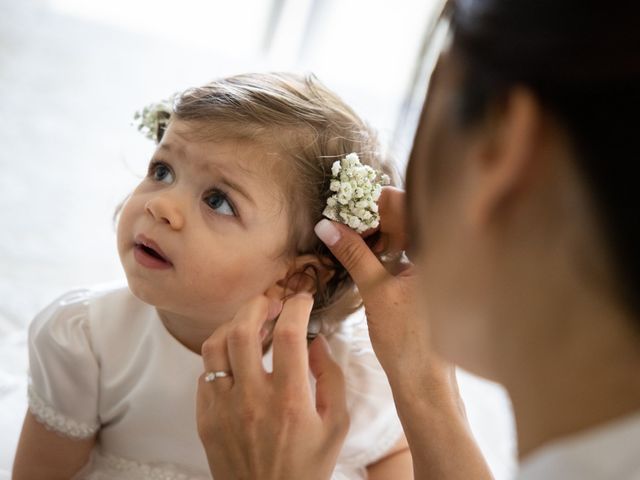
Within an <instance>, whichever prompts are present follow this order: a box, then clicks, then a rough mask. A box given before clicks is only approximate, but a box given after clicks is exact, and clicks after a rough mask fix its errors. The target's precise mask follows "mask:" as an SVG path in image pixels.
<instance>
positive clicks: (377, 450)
mask: <svg viewBox="0 0 640 480" xmlns="http://www.w3.org/2000/svg"><path fill="white" fill-rule="evenodd" d="M155 113H156V117H155V119H156V120H158V122H157V123H156V124H155V125H154V126H151V127H150V128H149V130H148V133H149V134H151V135H152V136H154V137H155V139H156V140H157V141H158V142H159V143H158V147H157V149H156V151H155V153H154V155H153V157H152V159H151V162H150V164H149V169H148V174H147V176H146V178H144V179H143V180H142V182H141V183H140V185H139V186H138V187H137V188H136V189H135V191H134V192H133V193H132V194H131V195H130V197H129V198H128V199H127V201H126V203H125V204H124V205H123V207H122V209H121V211H120V213H119V219H118V250H119V254H120V259H121V262H122V265H123V268H124V271H125V273H126V276H127V281H128V288H118V289H104V288H103V289H98V288H94V289H81V290H76V291H72V292H69V293H67V294H66V295H63V296H62V297H61V298H59V299H57V300H56V301H55V302H53V303H52V304H51V305H50V306H49V307H47V308H46V309H45V310H44V311H42V312H41V313H40V314H39V315H38V316H37V317H36V318H35V320H34V321H33V323H32V324H31V327H30V331H29V354H30V386H29V392H28V393H29V410H28V412H27V415H26V418H25V422H24V426H23V430H22V435H21V438H20V443H19V447H18V453H17V455H16V460H15V466H14V478H16V479H29V480H34V479H39V478H42V479H47V480H50V479H57V478H71V477H74V476H75V478H86V479H93V480H96V479H113V478H118V479H143V478H144V479H146V478H163V479H201V478H202V479H208V478H211V477H210V473H209V469H208V465H207V459H206V456H205V453H204V450H203V448H202V446H201V444H200V442H199V439H198V434H197V431H196V423H195V398H196V396H195V395H196V385H197V380H198V377H199V375H200V374H201V373H202V361H201V358H200V356H199V352H200V349H201V346H202V343H203V342H204V340H205V339H206V338H208V337H209V336H210V335H211V333H212V332H213V331H214V330H215V329H216V327H218V326H219V325H221V324H223V323H224V322H227V321H230V320H231V319H232V318H233V316H234V314H235V313H236V312H237V311H238V309H239V308H240V306H241V305H243V303H245V302H246V301H248V300H249V299H251V298H253V297H255V296H256V295H258V294H260V293H265V294H266V295H268V296H273V297H275V296H277V297H279V298H281V299H282V298H286V296H287V295H288V294H290V293H291V291H292V290H295V288H299V285H300V282H299V280H300V279H301V278H303V279H304V278H311V279H312V280H313V282H311V285H310V288H311V289H312V291H313V293H314V296H315V306H314V311H313V312H312V322H311V324H310V325H315V326H316V327H317V328H316V330H317V329H318V328H319V329H321V330H322V331H323V332H325V333H326V334H327V337H328V341H329V343H330V345H331V347H332V351H333V353H334V356H335V357H336V358H337V359H338V361H339V362H340V364H341V366H342V369H343V371H344V374H345V377H346V382H347V392H348V399H347V402H348V407H349V412H350V416H351V428H350V431H349V434H348V436H347V439H346V442H345V444H344V448H343V450H342V452H341V454H340V457H339V459H338V465H337V467H336V470H335V472H334V478H349V479H356V478H367V476H368V478H388V475H389V474H390V472H394V473H393V478H394V479H402V478H405V477H406V478H408V477H409V476H410V471H411V459H410V456H409V453H408V450H407V447H406V443H405V442H406V441H405V439H404V436H403V434H402V429H401V426H400V423H399V421H398V419H397V416H396V413H395V409H394V405H393V399H392V397H391V393H390V389H389V387H388V385H387V381H386V377H385V375H384V373H383V371H382V369H381V368H380V365H379V364H378V362H377V360H376V358H375V356H374V354H373V351H372V349H371V346H370V344H369V342H368V337H367V333H366V330H365V329H364V328H363V326H362V322H359V323H355V322H343V320H345V319H346V317H347V316H348V315H349V314H351V313H353V312H354V311H356V310H357V308H358V306H359V298H358V295H357V291H356V289H355V287H354V285H353V283H352V281H351V279H350V278H349V276H348V275H347V274H346V272H345V270H344V269H343V268H342V267H341V266H340V265H339V264H338V263H337V262H335V261H332V257H331V255H330V253H329V251H328V250H327V249H326V248H325V247H324V246H323V245H322V243H321V242H320V241H319V240H318V239H317V238H316V236H315V235H314V232H313V225H315V223H316V222H317V221H319V220H320V218H321V217H322V215H323V211H325V213H326V212H327V210H325V209H326V208H327V200H328V199H329V198H330V197H331V198H333V202H332V200H329V206H332V207H333V208H334V210H333V211H335V206H336V205H337V203H336V201H335V198H336V192H337V190H338V189H337V188H334V186H335V185H336V183H335V182H336V179H335V178H334V176H335V175H336V173H337V170H339V169H340V167H339V162H338V163H337V164H336V163H335V162H336V161H340V160H341V159H344V158H345V157H347V156H348V154H350V153H351V152H357V155H358V156H359V157H360V159H361V160H362V163H364V164H366V165H369V166H371V167H373V168H375V169H381V170H384V171H387V172H389V171H390V166H389V164H387V163H386V162H385V161H384V159H383V158H382V157H381V154H380V146H379V145H378V143H377V141H376V139H375V137H374V136H373V134H372V133H371V131H370V130H369V129H368V128H367V126H366V125H365V124H364V123H363V121H362V120H361V119H360V118H359V117H358V116H357V115H356V114H355V113H354V112H353V111H352V110H351V109H350V108H349V107H347V106H346V105H345V104H344V103H343V102H342V101H341V100H340V99H339V98H338V97H337V96H336V95H334V94H333V93H332V92H330V91H329V90H327V89H326V88H325V87H324V86H323V85H322V84H320V83H319V82H318V81H317V80H316V79H315V78H314V77H308V78H302V77H298V76H295V75H290V74H260V75H258V74H253V75H240V76H235V77H231V78H226V79H223V80H219V81H215V82H212V83H209V84H207V85H204V86H202V87H199V88H193V89H189V90H187V91H185V92H183V93H182V94H181V95H178V96H177V97H176V98H175V100H174V102H173V106H172V111H171V113H170V114H169V113H167V114H166V115H165V116H164V117H163V116H162V115H161V114H160V115H159V114H158V113H159V112H157V111H156V112H155ZM160 113H161V112H160ZM149 114H150V111H146V112H145V117H147V116H149ZM163 120H166V121H163ZM350 158H351V159H352V160H353V155H352V156H351V157H350ZM355 158H356V159H357V157H355ZM332 167H333V168H332ZM332 170H333V172H332ZM369 171H371V170H369ZM332 181H333V183H332ZM338 182H339V180H338ZM347 187H348V186H347ZM348 188H350V187H348ZM378 192H379V190H378ZM344 194H345V192H340V195H343V196H344ZM349 195H351V193H349ZM374 197H376V196H375V195H374ZM340 201H342V200H340ZM345 203H346V202H345ZM352 206H353V204H352ZM361 206H364V207H366V208H367V209H368V211H369V212H371V211H373V212H375V211H376V206H375V205H373V204H371V202H369V204H366V202H365V203H363V204H362V205H361ZM354 208H355V207H354ZM360 211H361V212H363V216H364V217H365V218H371V215H370V213H367V214H366V215H365V213H366V212H364V210H360ZM344 219H345V220H348V221H351V222H352V226H353V227H354V228H355V226H356V224H359V223H360V220H358V219H355V218H353V216H351V217H349V218H347V217H345V218H344ZM363 222H364V219H363ZM370 225H373V226H375V223H371V224H370ZM360 227H362V225H360ZM292 279H295V280H292ZM292 281H295V282H296V286H295V287H292ZM303 284H304V282H303ZM307 284H309V282H307ZM276 321H277V320H276ZM265 337H266V338H265V344H264V348H265V352H266V354H265V357H264V364H265V368H266V369H269V368H270V364H271V356H270V351H269V345H270V337H269V334H267V335H266V336H265ZM309 468H310V469H313V465H310V466H309Z"/></svg>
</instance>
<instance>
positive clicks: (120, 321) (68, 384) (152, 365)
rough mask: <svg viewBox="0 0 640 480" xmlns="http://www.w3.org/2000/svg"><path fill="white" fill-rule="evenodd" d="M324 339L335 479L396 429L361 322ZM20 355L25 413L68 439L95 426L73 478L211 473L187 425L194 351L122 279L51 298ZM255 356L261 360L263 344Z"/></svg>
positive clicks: (356, 473) (191, 418)
mask: <svg viewBox="0 0 640 480" xmlns="http://www.w3.org/2000/svg"><path fill="white" fill-rule="evenodd" d="M328 341H329V344H330V345H331V348H332V351H333V354H334V356H335V357H336V358H337V360H338V361H339V363H340V364H341V366H342V369H343V371H344V373H345V377H346V382H347V402H348V408H349V412H350V415H351V427H350V431H349V434H348V436H347V439H346V442H345V444H344V448H343V449H342V452H341V453H340V456H339V459H338V465H337V467H336V470H335V472H334V478H335V479H360V478H366V471H365V467H366V465H368V464H371V463H374V462H375V461H376V460H378V459H380V458H381V457H383V456H384V455H385V453H386V452H388V451H389V449H390V448H391V447H392V446H393V445H394V444H395V443H396V442H397V441H398V440H399V438H400V436H401V434H402V428H401V425H400V422H399V420H398V417H397V415H396V411H395V407H394V404H393V398H392V395H391V390H390V388H389V386H388V383H387V379H386V376H385V374H384V372H383V371H382V368H381V367H380V364H379V363H378V361H377V359H376V358H375V355H374V353H373V351H372V349H371V345H370V343H369V340H368V336H367V332H366V325H364V322H362V321H360V322H357V323H353V322H352V323H351V324H345V326H344V328H342V329H341V330H340V331H339V332H336V333H335V334H333V335H331V336H330V337H329V338H328ZM29 362H30V385H29V409H30V411H31V413H32V414H33V415H34V416H35V417H36V418H37V419H38V420H39V421H40V422H42V423H43V424H44V425H45V426H46V427H47V428H49V429H51V430H54V431H56V432H59V433H60V434H62V435H66V436H69V437H71V438H76V439H81V438H87V437H91V436H93V435H94V434H96V433H97V435H98V436H97V447H96V449H95V451H94V453H93V455H92V459H91V462H90V463H89V464H88V465H87V467H86V468H84V469H83V471H82V472H81V473H80V474H79V475H78V478H86V479H91V480H103V479H113V478H118V479H124V480H129V479H130V480H134V479H143V478H144V479H154V478H158V479H184V480H186V479H196V478H197V479H210V478H211V476H210V473H209V469H208V465H207V460H206V457H205V454H204V450H203V447H202V445H201V443H200V441H199V439H198V435H197V431H196V424H195V396H196V385H197V379H198V376H199V375H200V374H201V373H202V371H203V365H202V359H201V357H200V356H199V355H197V354H195V353H193V352H191V351H190V350H188V349H187V348H185V347H184V346H183V345H182V344H180V343H179V342H178V341H177V340H176V339H175V338H174V337H173V336H171V334H170V333H169V332H168V331H167V330H166V329H165V327H164V325H163V323H162V321H161V320H160V318H159V317H158V314H157V312H156V310H155V308H154V307H152V306H150V305H147V304H145V303H143V302H141V301H140V300H138V299H137V298H136V297H135V296H133V295H132V294H131V292H130V291H129V289H128V288H118V289H83V290H76V291H72V292H70V293H67V294H65V295H63V296H62V297H61V298H59V299H58V300H56V301H55V302H53V303H52V304H51V305H50V306H49V307H47V308H46V309H45V310H43V311H42V312H41V313H40V314H39V315H38V316H37V317H36V318H35V319H34V321H33V323H32V324H31V326H30V329H29ZM264 363H265V368H267V369H270V365H271V355H270V353H268V354H267V355H266V356H265V359H264ZM309 468H310V469H313V465H310V466H309Z"/></svg>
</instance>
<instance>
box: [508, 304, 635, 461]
mask: <svg viewBox="0 0 640 480" xmlns="http://www.w3.org/2000/svg"><path fill="white" fill-rule="evenodd" d="M570 310H571V312H570V313H569V312H567V308H566V305H565V306H564V307H561V308H558V310H556V312H557V313H560V312H563V313H562V315H567V314H569V315H570V316H571V317H570V318H571V320H570V321H569V323H570V324H572V325H571V333H570V335H568V336H563V339H564V340H563V341H558V342H556V343H551V344H547V345H543V346H541V347H540V348H539V351H538V352H537V355H535V357H534V356H530V357H529V358H527V359H524V358H521V359H519V361H518V362H517V363H518V365H516V366H513V367H512V369H511V371H512V372H513V375H512V376H511V377H510V378H508V379H506V380H505V381H504V382H503V383H504V384H505V386H506V388H507V390H508V391H509V393H510V395H511V399H512V402H513V407H514V412H515V416H516V424H517V427H518V450H519V456H520V458H523V457H525V456H527V455H528V454H530V453H531V452H532V451H533V450H535V449H537V448H538V447H540V446H542V445H543V444H546V443H548V442H550V441H552V440H555V439H559V438H562V437H565V436H568V435H571V434H574V433H578V432H580V431H583V430H586V429H589V428H591V427H594V426H596V425H598V424H601V423H604V422H607V421H609V420H613V419H616V418H619V417H622V416H625V415H628V414H631V413H633V412H635V411H640V376H639V375H638V372H639V371H640V340H639V335H638V332H637V331H636V330H635V329H634V327H633V323H632V320H630V319H629V318H628V315H626V314H625V313H623V312H621V311H620V310H618V309H616V308H613V307H612V306H611V305H609V306H606V305H604V304H600V305H598V304H597V302H583V303H581V304H578V305H577V306H575V308H571V309H570ZM550 319H552V320H553V316H551V317H550ZM555 320H557V322H558V323H557V324H556V325H562V324H564V325H566V324H567V322H566V320H567V317H566V316H565V317H564V318H562V317H558V316H557V315H556V318H555ZM550 325H553V322H552V323H550ZM532 351H533V350H529V354H530V353H531V352H532Z"/></svg>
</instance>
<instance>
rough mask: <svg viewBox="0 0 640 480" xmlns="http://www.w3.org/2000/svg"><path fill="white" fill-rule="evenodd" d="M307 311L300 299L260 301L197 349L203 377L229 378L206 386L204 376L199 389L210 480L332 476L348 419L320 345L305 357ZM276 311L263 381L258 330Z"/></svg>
mask: <svg viewBox="0 0 640 480" xmlns="http://www.w3.org/2000/svg"><path fill="white" fill-rule="evenodd" d="M312 305H313V299H312V297H311V296H310V295H309V294H305V293H301V294H297V295H294V296H292V297H290V298H289V299H288V300H287V301H286V302H285V303H284V306H282V307H281V304H279V303H278V302H274V301H270V300H269V299H268V298H267V297H266V296H263V295H261V296H259V297H257V298H255V299H254V300H253V301H251V302H249V303H248V304H247V305H246V306H245V307H244V308H243V309H241V310H240V311H239V312H238V314H237V315H236V317H235V318H234V319H233V321H232V322H230V323H228V324H225V325H223V326H222V327H220V328H218V329H217V330H216V331H215V333H214V334H213V335H212V336H211V337H210V338H209V339H208V340H207V341H206V342H205V343H204V345H203V347H202V359H203V361H204V368H205V372H219V371H225V372H229V373H230V375H229V376H224V377H222V378H216V379H215V380H214V381H212V382H209V383H207V382H206V381H205V378H206V374H203V375H202V376H201V377H200V381H199V384H198V402H197V424H198V432H199V435H200V439H201V441H202V443H203V445H204V448H205V451H206V453H207V458H208V460H209V466H210V468H211V472H212V474H213V476H214V478H215V479H216V480H225V479H228V480H231V479H234V480H235V479H260V480H285V479H286V480H288V479H292V478H304V479H311V480H314V479H317V480H326V479H329V478H330V477H331V474H332V472H333V469H334V467H335V463H336V459H337V457H338V453H339V452H340V449H341V447H342V444H343V442H344V438H345V436H346V434H347V431H348V429H349V417H348V413H347V406H346V393H345V382H344V377H343V374H342V371H341V370H340V367H339V366H338V364H337V363H336V362H335V361H334V359H333V357H332V356H331V353H330V351H329V346H328V344H327V342H326V340H325V339H324V337H322V336H319V337H318V338H316V339H315V340H314V341H313V342H312V344H311V346H310V348H309V349H308V350H307V324H308V322H309V314H310V312H311V307H312ZM280 307H281V308H282V312H281V313H280V316H279V319H278V322H277V324H276V326H275V330H274V334H273V373H271V374H268V373H267V372H265V370H264V369H263V367H262V361H261V359H262V341H261V338H260V330H261V328H262V325H263V324H264V323H265V321H267V320H268V319H269V318H273V317H275V316H277V315H278V312H279V311H280ZM309 370H311V372H312V374H313V375H314V376H315V378H316V396H315V399H314V398H312V396H311V389H310V386H309Z"/></svg>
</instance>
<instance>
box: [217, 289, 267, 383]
mask: <svg viewBox="0 0 640 480" xmlns="http://www.w3.org/2000/svg"><path fill="white" fill-rule="evenodd" d="M269 313H270V300H269V299H268V298H267V297H265V296H264V295H260V296H258V297H256V298H254V299H252V300H250V301H249V302H248V303H247V304H246V305H244V306H243V307H242V308H241V309H240V310H239V311H238V313H237V314H236V316H235V317H234V319H233V320H232V322H231V323H230V328H229V332H228V334H227V351H228V353H229V363H230V366H231V371H232V372H233V376H234V380H235V382H236V384H244V383H245V382H247V383H251V382H258V381H260V378H261V377H263V376H264V374H265V371H264V368H263V366H262V336H261V334H260V331H261V329H262V326H263V325H264V323H265V322H266V321H267V320H268V319H269Z"/></svg>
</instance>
